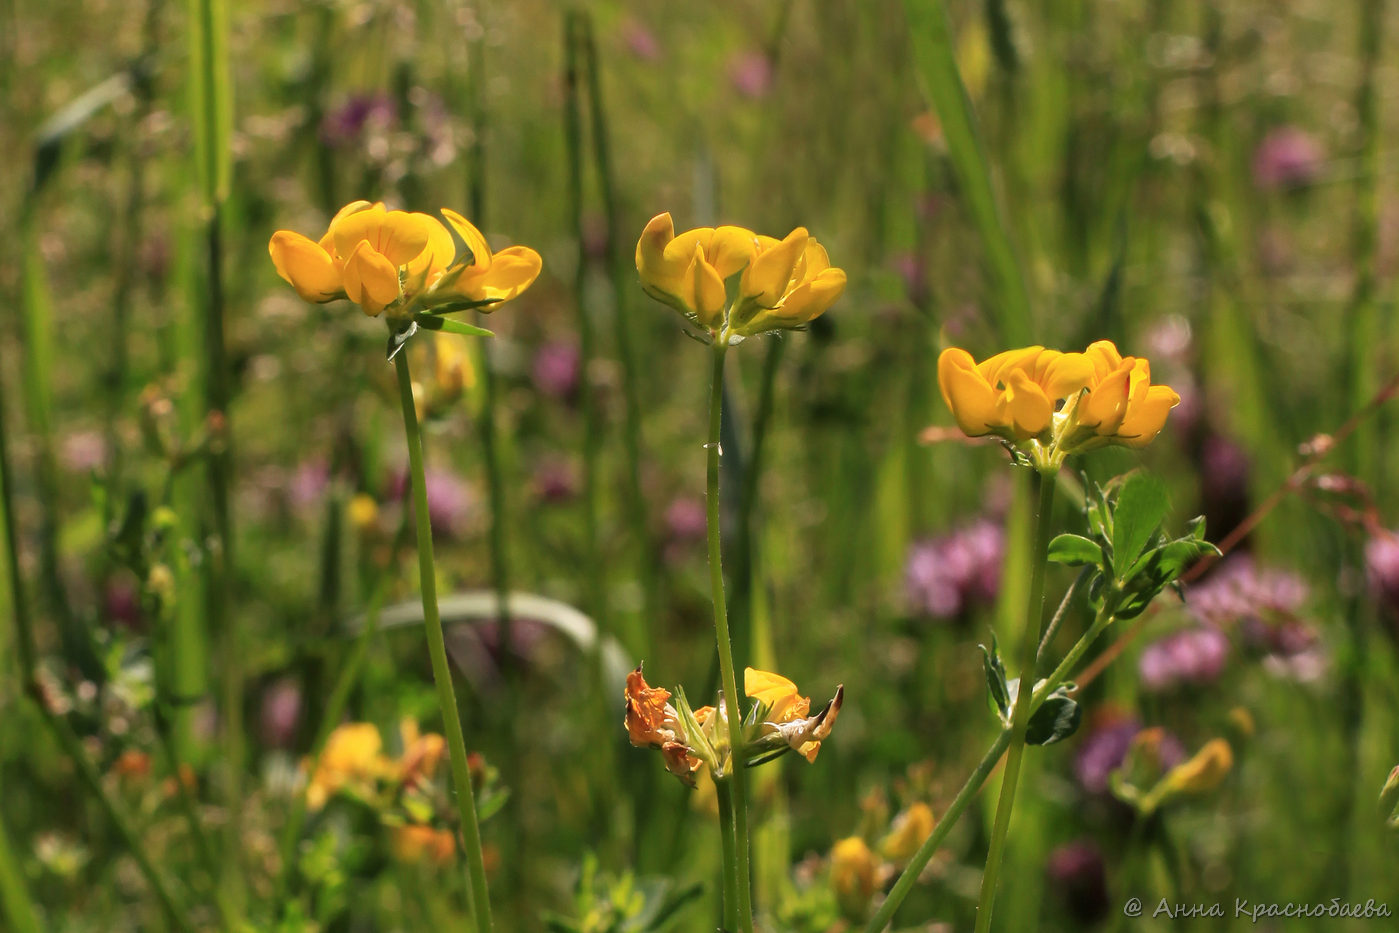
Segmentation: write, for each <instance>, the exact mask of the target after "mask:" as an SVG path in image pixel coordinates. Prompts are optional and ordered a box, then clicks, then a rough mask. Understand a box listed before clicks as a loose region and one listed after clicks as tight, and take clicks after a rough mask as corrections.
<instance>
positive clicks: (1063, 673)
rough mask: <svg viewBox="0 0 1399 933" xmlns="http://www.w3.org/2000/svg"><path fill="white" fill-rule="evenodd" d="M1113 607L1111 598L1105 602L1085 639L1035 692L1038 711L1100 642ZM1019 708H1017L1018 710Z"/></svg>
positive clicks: (1073, 648) (1065, 657)
mask: <svg viewBox="0 0 1399 933" xmlns="http://www.w3.org/2000/svg"><path fill="white" fill-rule="evenodd" d="M1111 606H1112V601H1111V599H1110V598H1109V599H1105V600H1103V605H1102V606H1101V607H1100V608H1099V609H1098V614H1097V615H1096V616H1094V617H1093V624H1092V625H1090V626H1089V627H1088V631H1086V632H1084V633H1083V637H1082V638H1080V639H1079V640H1078V641H1077V642H1075V643H1074V646H1073V647H1072V648H1070V649H1069V653H1068V654H1066V655H1064V660H1062V661H1060V662H1059V666H1058V667H1056V668H1054V673H1052V674H1050V675H1049V676H1048V677H1047V678H1045V681H1044V686H1043V687H1042V688H1040V689H1039V690H1038V691H1036V692H1035V698H1034V699H1035V708H1036V709H1038V708H1039V703H1040V701H1041V700H1042V699H1043V698H1044V697H1047V696H1049V691H1051V690H1053V689H1054V688H1055V687H1057V686H1058V685H1059V684H1061V683H1063V682H1064V681H1066V680H1068V679H1069V674H1071V673H1072V672H1073V669H1074V668H1075V667H1076V666H1077V665H1078V662H1079V661H1080V660H1081V659H1082V658H1083V655H1084V652H1086V651H1087V650H1088V649H1089V648H1090V647H1091V646H1092V644H1093V642H1095V641H1097V640H1098V636H1099V635H1101V634H1102V633H1103V629H1105V628H1107V627H1108V626H1109V625H1110V624H1112V620H1113V615H1112V609H1111ZM1018 708H1019V707H1018V706H1017V709H1018ZM1032 712H1033V710H1032Z"/></svg>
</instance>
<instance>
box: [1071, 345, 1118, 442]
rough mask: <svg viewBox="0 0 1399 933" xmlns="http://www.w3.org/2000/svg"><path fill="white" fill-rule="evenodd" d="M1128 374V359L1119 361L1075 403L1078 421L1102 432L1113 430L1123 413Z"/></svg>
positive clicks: (1112, 432)
mask: <svg viewBox="0 0 1399 933" xmlns="http://www.w3.org/2000/svg"><path fill="white" fill-rule="evenodd" d="M1090 349H1091V348H1090ZM1131 377H1132V363H1131V362H1130V361H1123V363H1122V364H1121V365H1119V366H1118V367H1117V369H1115V370H1113V371H1112V372H1111V373H1110V374H1108V376H1107V377H1106V378H1104V379H1103V380H1102V381H1101V382H1099V383H1098V384H1097V385H1096V386H1094V387H1093V389H1092V390H1091V391H1090V392H1089V393H1088V394H1087V395H1086V396H1084V398H1083V401H1081V402H1079V403H1078V416H1077V417H1078V423H1079V424H1081V425H1083V426H1085V427H1089V428H1093V429H1094V430H1095V431H1097V432H1098V433H1099V434H1102V435H1104V436H1110V435H1113V434H1116V433H1117V429H1118V428H1120V427H1121V426H1122V419H1123V418H1125V417H1127V399H1128V386H1129V384H1130V381H1131Z"/></svg>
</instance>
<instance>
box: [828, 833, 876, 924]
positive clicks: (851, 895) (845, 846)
mask: <svg viewBox="0 0 1399 933" xmlns="http://www.w3.org/2000/svg"><path fill="white" fill-rule="evenodd" d="M877 872H878V866H877V865H876V864H875V859H874V853H873V852H871V851H870V847H869V846H868V845H866V844H865V840H863V839H861V838H860V837H859V836H849V837H847V838H845V839H841V840H840V841H838V842H837V843H836V844H835V845H833V846H831V887H832V888H834V889H835V893H836V899H837V900H838V901H839V902H840V907H841V910H842V911H843V912H844V913H845V914H846V916H847V917H860V918H862V917H863V916H864V913H865V911H866V909H867V908H868V906H869V902H870V898H872V897H874V886H875V882H876V876H877Z"/></svg>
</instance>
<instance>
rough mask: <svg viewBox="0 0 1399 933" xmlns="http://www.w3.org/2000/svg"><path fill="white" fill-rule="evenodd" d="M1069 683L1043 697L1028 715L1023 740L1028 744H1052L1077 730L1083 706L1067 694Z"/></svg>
mask: <svg viewBox="0 0 1399 933" xmlns="http://www.w3.org/2000/svg"><path fill="white" fill-rule="evenodd" d="M1069 689H1070V685H1069V684H1063V685H1061V686H1060V687H1059V688H1058V689H1056V690H1055V691H1054V692H1053V693H1051V694H1050V695H1049V696H1047V697H1045V700H1044V702H1043V703H1041V704H1040V708H1039V709H1037V710H1035V712H1034V715H1032V716H1031V717H1030V725H1029V726H1028V727H1027V728H1026V730H1025V741H1026V743H1028V744H1030V745H1053V744H1054V743H1055V742H1058V741H1061V740H1063V739H1067V738H1068V737H1069V736H1071V735H1073V734H1074V733H1075V732H1077V731H1078V727H1079V724H1080V723H1081V722H1083V707H1081V706H1079V705H1078V702H1077V701H1075V700H1074V699H1073V698H1072V697H1070V696H1068V691H1069Z"/></svg>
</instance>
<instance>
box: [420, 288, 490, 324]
mask: <svg viewBox="0 0 1399 933" xmlns="http://www.w3.org/2000/svg"><path fill="white" fill-rule="evenodd" d="M437 288H438V289H441V288H442V282H440V281H439V282H438V283H437ZM495 304H500V299H499V298H483V299H482V300H480V301H472V300H471V299H469V298H452V299H448V300H447V301H445V302H443V303H442V304H435V305H433V306H431V307H429V308H424V309H423V310H422V311H420V312H419V313H420V314H425V315H430V316H432V317H441V316H442V315H444V314H456V313H457V312H458V311H475V310H476V309H478V308H489V307H490V306H491V305H495Z"/></svg>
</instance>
